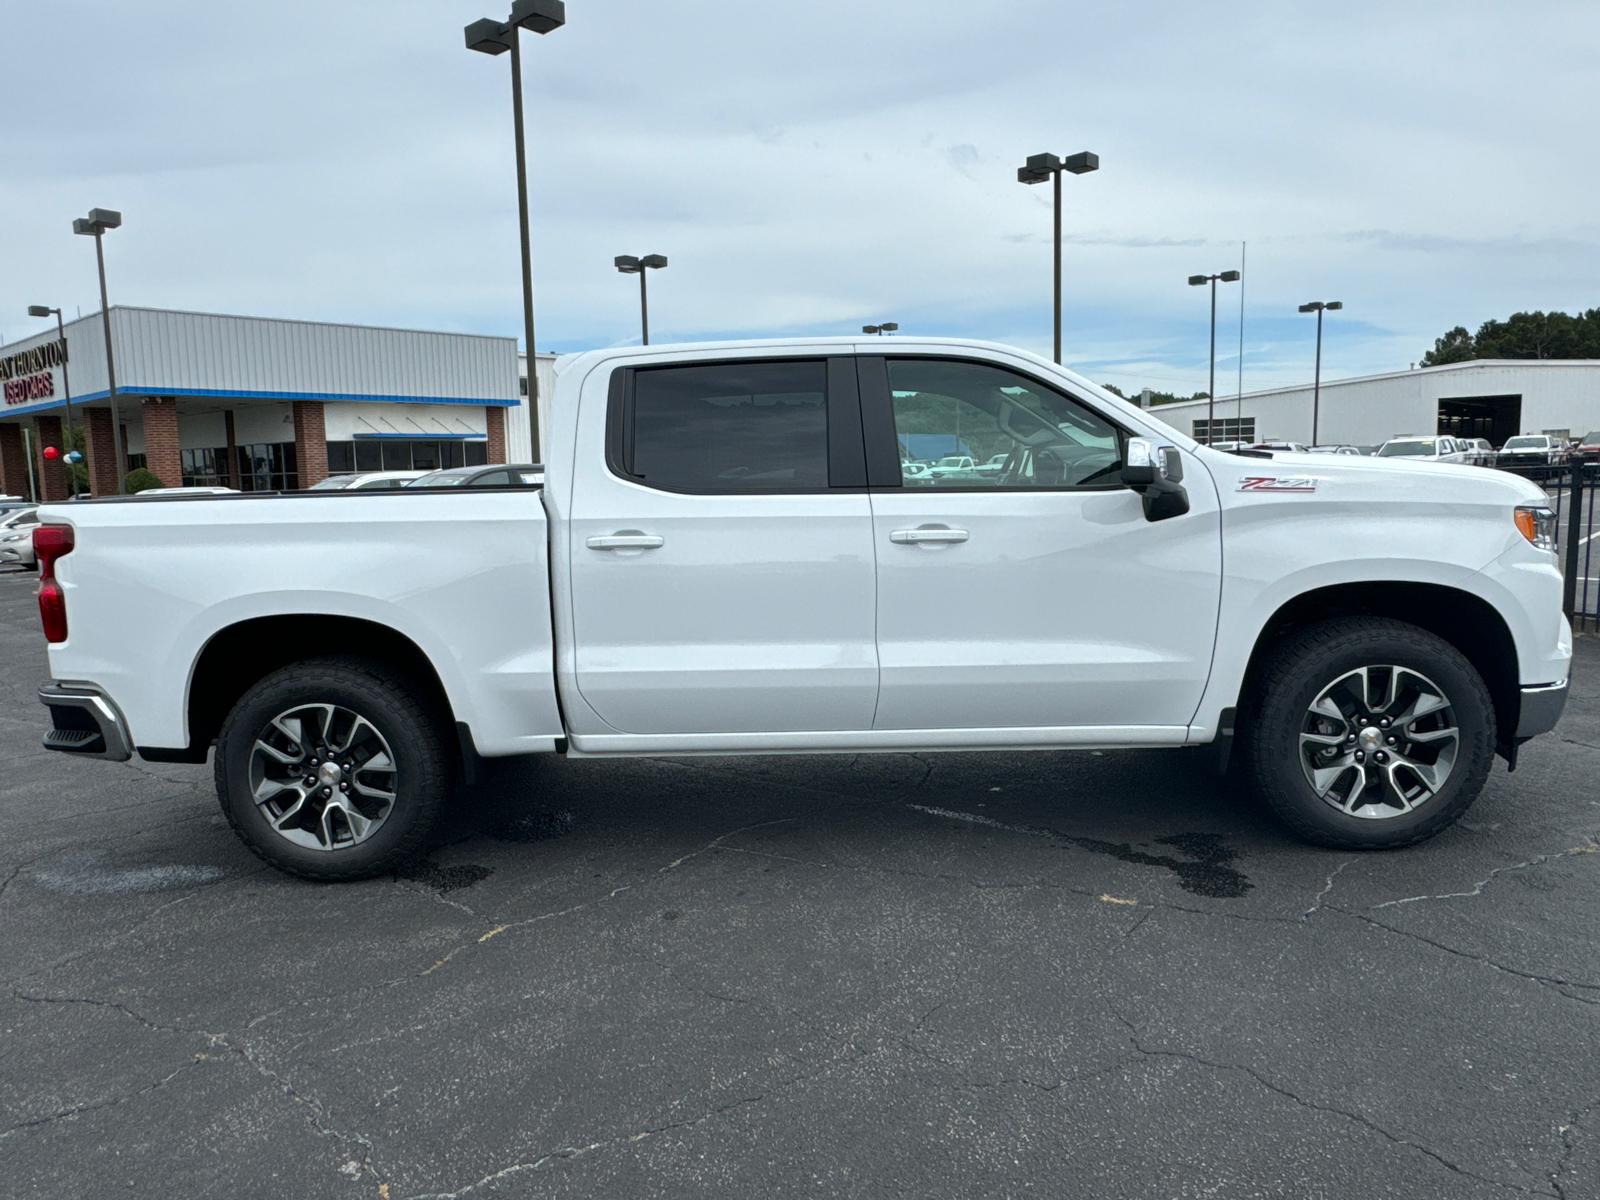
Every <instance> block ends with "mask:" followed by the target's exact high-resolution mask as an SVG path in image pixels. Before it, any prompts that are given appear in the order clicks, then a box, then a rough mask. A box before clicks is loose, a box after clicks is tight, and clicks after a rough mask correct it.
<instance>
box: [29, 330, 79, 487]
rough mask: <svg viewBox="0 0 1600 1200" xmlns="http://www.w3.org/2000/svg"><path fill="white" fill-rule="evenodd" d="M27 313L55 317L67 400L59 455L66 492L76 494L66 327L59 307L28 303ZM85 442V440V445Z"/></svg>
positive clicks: (62, 378) (70, 381)
mask: <svg viewBox="0 0 1600 1200" xmlns="http://www.w3.org/2000/svg"><path fill="white" fill-rule="evenodd" d="M28 315H29V316H30V317H48V316H51V315H54V317H55V319H56V337H57V338H59V339H60V341H61V390H62V392H63V393H64V394H65V396H66V401H67V436H66V437H64V438H62V439H61V440H62V441H63V442H65V443H66V445H64V446H62V447H61V457H62V458H64V459H65V460H66V463H67V494H68V495H69V496H76V495H77V494H78V477H77V474H76V472H74V471H73V469H72V380H71V378H69V377H68V375H67V354H66V350H67V329H66V326H65V325H63V324H62V323H61V310H60V309H59V308H51V307H50V306H49V305H46V304H30V305H28ZM84 436H85V437H87V436H88V430H87V429H85V430H84ZM87 444H88V443H87V442H85V445H87Z"/></svg>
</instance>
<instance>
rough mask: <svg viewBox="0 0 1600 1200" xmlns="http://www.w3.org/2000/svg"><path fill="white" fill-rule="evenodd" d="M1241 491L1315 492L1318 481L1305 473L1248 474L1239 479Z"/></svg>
mask: <svg viewBox="0 0 1600 1200" xmlns="http://www.w3.org/2000/svg"><path fill="white" fill-rule="evenodd" d="M1239 490H1240V491H1241V492H1314V491H1316V490H1317V481H1316V480H1315V479H1312V478H1310V477H1309V476H1305V475H1293V476H1290V475H1283V476H1279V475H1246V476H1245V477H1244V478H1243V479H1241V480H1239Z"/></svg>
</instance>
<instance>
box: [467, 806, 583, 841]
mask: <svg viewBox="0 0 1600 1200" xmlns="http://www.w3.org/2000/svg"><path fill="white" fill-rule="evenodd" d="M577 823H578V819H577V818H576V817H574V816H573V815H572V814H571V813H569V812H559V813H536V814H535V815H533V816H531V817H518V818H517V819H516V820H515V821H507V822H506V823H505V824H504V825H497V826H495V827H494V828H493V829H490V830H488V835H489V836H490V837H492V838H493V839H494V840H495V841H497V842H547V841H549V840H550V839H551V838H558V837H565V836H566V835H567V834H569V833H571V832H572V827H573V826H574V825H576V824H577Z"/></svg>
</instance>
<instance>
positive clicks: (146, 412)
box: [139, 396, 183, 487]
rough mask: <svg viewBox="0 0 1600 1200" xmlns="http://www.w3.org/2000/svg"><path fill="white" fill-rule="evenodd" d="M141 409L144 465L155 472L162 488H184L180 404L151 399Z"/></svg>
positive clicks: (158, 397)
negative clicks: (179, 433) (180, 444)
mask: <svg viewBox="0 0 1600 1200" xmlns="http://www.w3.org/2000/svg"><path fill="white" fill-rule="evenodd" d="M139 408H140V414H141V416H142V417H143V420H144V465H145V466H146V467H147V468H148V469H149V470H151V471H154V472H155V475H156V478H157V479H159V480H161V486H162V487H182V486H183V459H182V458H181V457H180V456H179V454H178V402H177V401H176V400H173V399H172V398H171V397H170V396H151V397H149V398H147V399H146V400H145V402H144V403H143V404H142V405H140V406H139Z"/></svg>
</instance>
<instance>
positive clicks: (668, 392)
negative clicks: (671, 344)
mask: <svg viewBox="0 0 1600 1200" xmlns="http://www.w3.org/2000/svg"><path fill="white" fill-rule="evenodd" d="M827 400H828V374H827V364H826V362H824V361H823V360H820V359H817V360H812V361H808V362H755V363H718V364H712V365H696V366H686V367H652V368H647V369H644V370H640V371H638V372H637V373H636V374H635V375H634V393H633V406H632V408H633V431H632V432H633V437H632V461H631V463H629V464H628V467H629V471H630V473H631V474H632V475H633V476H634V477H635V478H636V479H639V480H641V481H643V482H644V483H647V484H651V485H654V486H656V487H662V488H669V489H671V490H673V491H684V492H759V491H779V492H781V491H795V490H809V489H813V488H825V487H827V486H828V411H827Z"/></svg>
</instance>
